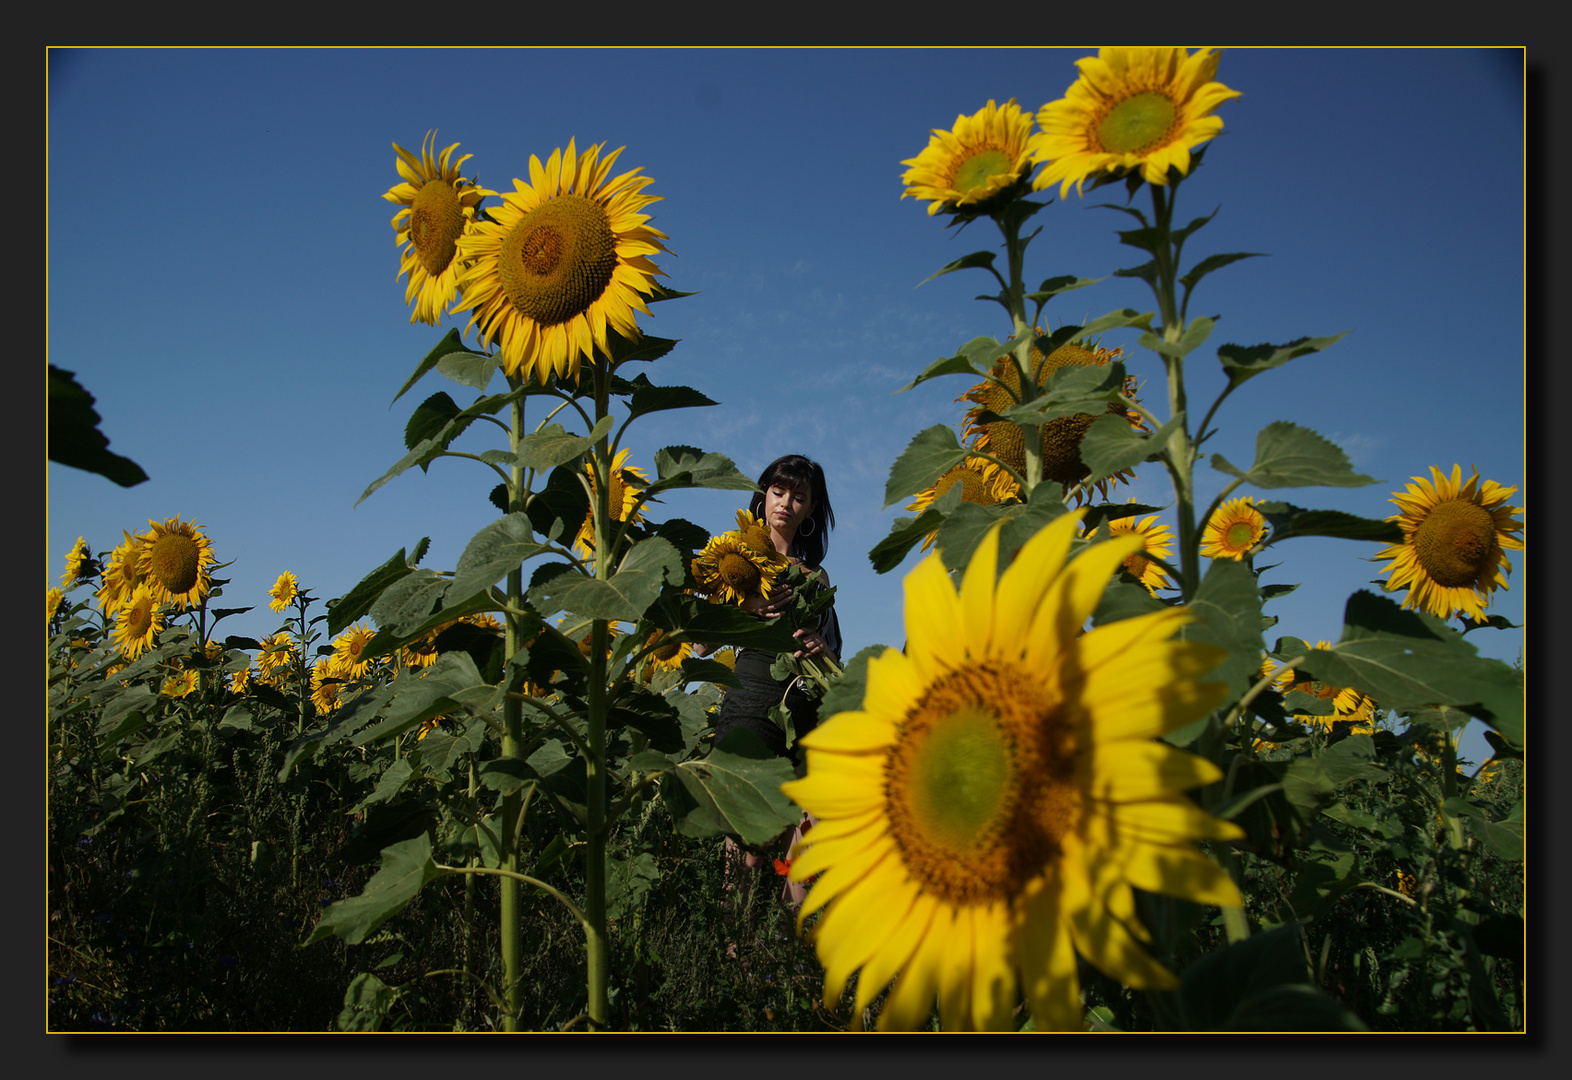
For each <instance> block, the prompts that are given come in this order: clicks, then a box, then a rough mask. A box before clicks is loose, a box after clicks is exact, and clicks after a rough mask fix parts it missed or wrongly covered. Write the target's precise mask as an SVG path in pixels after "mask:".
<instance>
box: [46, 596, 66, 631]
mask: <svg viewBox="0 0 1572 1080" xmlns="http://www.w3.org/2000/svg"><path fill="white" fill-rule="evenodd" d="M63 603H65V593H63V592H61V591H60V590H59V589H55V588H51V589H50V590H49V591H48V592H47V593H45V594H44V606H45V607H46V608H47V609H48V610H47V611H46V612H45V614H44V622H46V623H51V622H54V621H55V615H56V614H57V613H58V612H59V611H60V605H61V604H63Z"/></svg>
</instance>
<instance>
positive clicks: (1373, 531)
mask: <svg viewBox="0 0 1572 1080" xmlns="http://www.w3.org/2000/svg"><path fill="white" fill-rule="evenodd" d="M1088 434H1090V432H1088ZM1255 508H1256V509H1257V510H1259V511H1260V512H1261V516H1262V517H1264V518H1266V520H1267V523H1268V524H1270V525H1271V526H1272V533H1271V536H1270V538H1269V539H1268V540H1267V542H1266V545H1265V546H1267V547H1270V546H1271V545H1273V544H1276V543H1278V542H1279V541H1282V540H1287V539H1290V538H1291V537H1296V536H1334V537H1337V538H1338V539H1341V540H1368V541H1370V542H1372V543H1377V544H1400V543H1402V542H1403V530H1402V529H1400V528H1398V526H1397V524H1396V523H1395V522H1391V521H1378V520H1376V519H1374V518H1362V517H1356V516H1355V515H1353V514H1345V513H1343V512H1342V511H1341V510H1306V509H1304V508H1302V507H1298V506H1295V505H1293V504H1292V503H1285V502H1258V503H1256V504H1255Z"/></svg>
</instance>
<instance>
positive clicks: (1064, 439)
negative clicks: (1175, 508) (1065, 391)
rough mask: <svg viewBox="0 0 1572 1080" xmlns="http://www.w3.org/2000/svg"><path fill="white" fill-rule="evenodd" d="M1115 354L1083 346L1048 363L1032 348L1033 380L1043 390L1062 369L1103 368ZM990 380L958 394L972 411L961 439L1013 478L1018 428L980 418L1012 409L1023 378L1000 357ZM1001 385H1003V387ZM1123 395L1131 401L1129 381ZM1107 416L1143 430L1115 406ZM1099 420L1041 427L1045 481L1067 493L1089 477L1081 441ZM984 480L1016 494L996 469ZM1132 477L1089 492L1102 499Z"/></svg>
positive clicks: (1022, 462)
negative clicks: (993, 459)
mask: <svg viewBox="0 0 1572 1080" xmlns="http://www.w3.org/2000/svg"><path fill="white" fill-rule="evenodd" d="M1120 353H1121V350H1119V349H1101V348H1090V349H1089V348H1086V347H1085V346H1082V345H1061V346H1059V348H1057V349H1055V350H1054V351H1053V352H1052V353H1050V354H1049V355H1048V356H1047V357H1044V356H1043V353H1042V350H1041V349H1039V348H1038V347H1037V345H1036V343H1035V342H1034V343H1033V344H1032V349H1031V359H1032V372H1033V376H1032V377H1033V379H1035V380H1036V382H1037V383H1038V384H1039V385H1041V384H1042V383H1044V382H1046V381H1047V379H1048V377H1049V376H1050V375H1052V374H1053V373H1054V372H1055V371H1058V370H1060V369H1061V368H1066V367H1087V366H1091V365H1098V366H1103V365H1106V364H1108V363H1109V362H1110V361H1112V360H1116V359H1118V358H1119V356H1120ZM992 376H993V377H992V378H991V379H988V380H985V381H983V382H980V383H978V384H977V385H976V386H973V387H972V388H971V389H970V390H968V391H966V392H965V393H964V394H962V395H961V396H960V397H959V398H957V399H956V400H957V401H970V402H972V403H973V406H974V407H973V408H972V409H970V410H969V411H968V412H967V413H966V418H965V420H964V421H963V424H962V435H963V437H964V438H973V437H974V436H975V438H976V442H975V444H974V445H975V446H976V448H977V449H978V450H986V451H988V453H990V454H992V455H993V456H994V457H996V458H998V459H1000V460H1001V461H1004V462H1007V463H1008V464H1009V465H1010V466H1011V467H1012V468H1014V469H1015V470H1016V471H1017V472H1021V473H1024V472H1025V470H1026V444H1025V443H1024V442H1023V441H1022V438H1021V428H1020V426H1019V425H1017V424H1015V423H1013V422H1012V421H1009V420H993V421H989V422H986V423H984V422H983V420H982V414H983V413H984V412H992V413H1001V414H1002V413H1003V412H1004V411H1005V410H1006V409H1008V408H1010V406H1012V405H1014V404H1015V403H1016V400H1017V398H1018V397H1019V396H1020V393H1021V376H1020V373H1019V372H1018V371H1017V370H1016V367H1015V362H1014V361H1013V360H1011V359H1010V358H1009V357H1001V358H1000V359H999V360H998V361H997V362H996V363H995V364H994V366H993V372H992ZM1001 381H1002V383H1003V385H1001ZM1125 392H1126V394H1127V395H1131V396H1133V395H1134V393H1135V382H1134V380H1133V379H1128V378H1127V379H1126V380H1125ZM1108 412H1109V413H1111V414H1113V415H1115V416H1127V417H1129V419H1130V425H1131V427H1137V428H1138V427H1141V426H1142V422H1141V419H1140V417H1139V415H1137V414H1135V413H1133V412H1130V411H1128V410H1126V409H1125V408H1124V407H1123V406H1121V405H1120V404H1119V403H1118V402H1110V403H1109V405H1108ZM1097 419H1098V417H1096V416H1093V415H1092V414H1090V413H1077V414H1076V415H1074V416H1061V417H1059V418H1058V419H1057V420H1050V421H1048V422H1047V423H1046V424H1043V425H1041V426H1040V427H1039V428H1038V429H1037V431H1038V437H1039V438H1040V439H1041V440H1042V462H1043V479H1045V480H1055V481H1057V482H1058V483H1060V484H1062V485H1063V486H1064V488H1065V490H1067V491H1068V490H1069V489H1070V488H1071V487H1073V486H1074V485H1076V484H1079V483H1080V482H1081V481H1082V480H1084V479H1086V477H1087V476H1088V475H1090V472H1091V470H1089V469H1088V468H1087V467H1086V463H1085V462H1083V461H1082V460H1081V440H1082V439H1084V438H1085V437H1086V432H1087V429H1088V428H1090V427H1091V426H1092V424H1093V423H1094V422H1095V421H1096V420H1097ZM983 474H984V476H985V477H986V478H987V479H988V480H989V481H990V482H991V483H993V484H995V485H996V490H997V491H1005V492H1008V493H1010V494H1013V493H1014V492H1015V490H1016V486H1015V483H1014V481H1013V478H1012V477H1011V476H1010V474H1009V473H1008V472H1006V471H1005V470H1004V469H1002V468H1000V467H999V466H998V465H997V464H995V463H993V462H989V463H988V464H987V465H986V466H985V467H984V468H983ZM1134 476H1135V474H1134V473H1133V472H1132V471H1130V470H1129V469H1121V470H1120V471H1118V472H1116V473H1114V474H1113V475H1111V476H1105V477H1103V478H1102V479H1100V480H1098V481H1096V483H1094V484H1093V485H1092V486H1093V487H1095V488H1096V489H1097V492H1098V494H1099V495H1101V496H1102V497H1103V498H1107V497H1108V487H1109V485H1111V484H1117V483H1120V482H1121V481H1124V482H1127V481H1129V480H1131V479H1133V478H1134ZM1083 498H1084V492H1082V491H1079V490H1078V491H1077V492H1076V502H1077V503H1079V502H1081V501H1082V499H1083Z"/></svg>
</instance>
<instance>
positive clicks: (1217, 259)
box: [1179, 251, 1266, 290]
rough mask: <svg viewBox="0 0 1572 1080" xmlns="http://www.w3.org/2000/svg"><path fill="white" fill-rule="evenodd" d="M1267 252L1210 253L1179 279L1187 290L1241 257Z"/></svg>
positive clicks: (1250, 257) (1252, 257) (1258, 255)
mask: <svg viewBox="0 0 1572 1080" xmlns="http://www.w3.org/2000/svg"><path fill="white" fill-rule="evenodd" d="M1265 254H1266V253H1265V252H1264V251H1231V252H1229V253H1227V254H1226V255H1208V256H1207V257H1206V258H1204V259H1202V260H1201V261H1200V262H1198V263H1196V264H1195V265H1194V266H1192V267H1191V268H1190V272H1189V273H1188V274H1186V275H1185V276H1184V277H1182V278H1180V279H1179V284H1181V285H1183V286H1184V287H1185V289H1186V290H1189V289H1193V288H1195V286H1196V283H1197V282H1199V281H1200V280H1201V279H1202V278H1204V277H1205V276H1206V275H1207V274H1210V273H1211V272H1212V271H1213V270H1221V269H1222V268H1223V267H1225V266H1227V265H1228V264H1229V263H1236V262H1238V261H1239V260H1240V259H1254V258H1259V257H1261V256H1263V255H1265Z"/></svg>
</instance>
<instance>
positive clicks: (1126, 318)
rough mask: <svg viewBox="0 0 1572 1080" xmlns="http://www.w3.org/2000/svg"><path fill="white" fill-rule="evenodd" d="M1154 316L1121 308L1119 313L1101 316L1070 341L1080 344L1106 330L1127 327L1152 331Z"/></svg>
mask: <svg viewBox="0 0 1572 1080" xmlns="http://www.w3.org/2000/svg"><path fill="white" fill-rule="evenodd" d="M1153 314H1154V313H1153V312H1150V311H1144V312H1143V311H1136V310H1135V309H1134V308H1120V309H1119V310H1118V311H1110V312H1109V313H1108V314H1106V315H1102V316H1099V317H1098V318H1095V319H1093V320H1092V321H1091V322H1089V323H1087V324H1086V325H1085V326H1083V327H1081V328H1080V329H1079V330H1078V331H1076V332H1075V333H1074V334H1072V335H1071V336H1070V341H1071V342H1078V341H1081V340H1083V339H1085V338H1089V337H1093V336H1095V335H1097V334H1101V333H1102V332H1103V331H1104V330H1118V329H1120V328H1121V327H1125V326H1135V327H1139V328H1140V329H1142V330H1150V329H1151V328H1152V326H1151V323H1152V315H1153Z"/></svg>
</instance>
